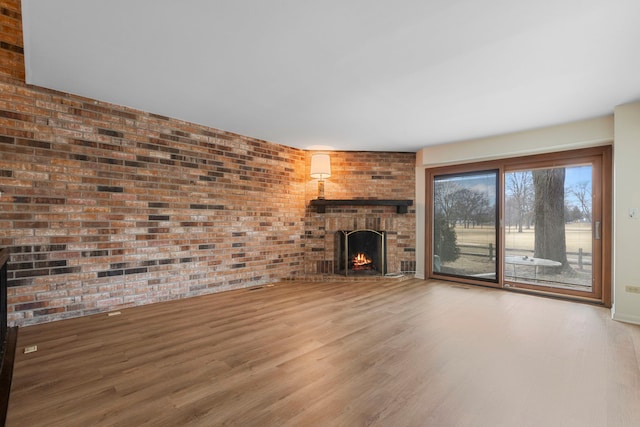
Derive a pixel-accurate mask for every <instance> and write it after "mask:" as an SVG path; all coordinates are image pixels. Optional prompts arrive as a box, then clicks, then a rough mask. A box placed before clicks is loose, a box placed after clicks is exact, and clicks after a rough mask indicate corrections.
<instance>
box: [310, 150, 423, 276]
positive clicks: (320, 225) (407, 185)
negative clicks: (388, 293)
mask: <svg viewBox="0 0 640 427" xmlns="http://www.w3.org/2000/svg"><path fill="white" fill-rule="evenodd" d="M330 154H331V177H330V178H328V179H327V180H325V197H326V198H327V199H400V200H404V199H408V200H415V153H393V152H331V153H330ZM310 158H311V153H307V167H309V165H310V163H311V160H310ZM307 176H308V173H307ZM306 194H307V216H306V226H305V233H306V234H305V235H306V240H305V243H306V246H305V273H306V274H308V275H309V274H325V273H328V274H329V275H331V274H333V267H334V264H333V260H334V255H335V248H334V244H335V239H334V236H335V233H336V232H337V231H340V230H357V229H372V230H377V231H385V232H386V235H387V271H388V272H390V273H398V272H402V271H404V272H413V271H415V245H416V239H415V229H416V222H415V206H410V207H409V212H408V213H406V214H398V213H397V212H396V208H395V207H394V206H334V207H330V206H328V207H327V209H326V213H324V214H319V213H317V210H316V208H315V207H311V206H309V201H310V200H311V199H315V198H316V197H317V195H318V189H317V180H311V181H309V182H308V183H307V190H306Z"/></svg>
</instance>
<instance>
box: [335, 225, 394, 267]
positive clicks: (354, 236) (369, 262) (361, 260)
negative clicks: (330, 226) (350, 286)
mask: <svg viewBox="0 0 640 427" xmlns="http://www.w3.org/2000/svg"><path fill="white" fill-rule="evenodd" d="M385 246H386V235H385V232H384V231H376V230H353V231H346V230H341V231H338V232H337V233H336V244H335V248H336V256H335V257H336V259H335V262H334V265H335V273H336V274H344V275H347V276H348V275H350V274H353V275H355V274H363V275H364V274H368V275H384V274H385V273H386V249H385Z"/></svg>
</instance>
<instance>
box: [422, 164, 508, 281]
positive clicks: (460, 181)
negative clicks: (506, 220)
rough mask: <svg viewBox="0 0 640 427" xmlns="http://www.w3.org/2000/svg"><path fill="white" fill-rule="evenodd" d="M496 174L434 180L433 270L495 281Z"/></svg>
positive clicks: (462, 175) (437, 178)
mask: <svg viewBox="0 0 640 427" xmlns="http://www.w3.org/2000/svg"><path fill="white" fill-rule="evenodd" d="M497 184H498V173H497V171H483V172H472V173H466V174H461V175H442V176H437V177H435V178H434V180H433V198H434V200H433V208H434V218H433V254H434V256H433V271H434V272H435V273H440V274H447V275H455V276H465V277H472V278H474V279H482V280H489V281H493V282H496V281H497V274H496V273H497V267H496V241H497V238H496V223H497V205H496V193H497V191H496V189H497Z"/></svg>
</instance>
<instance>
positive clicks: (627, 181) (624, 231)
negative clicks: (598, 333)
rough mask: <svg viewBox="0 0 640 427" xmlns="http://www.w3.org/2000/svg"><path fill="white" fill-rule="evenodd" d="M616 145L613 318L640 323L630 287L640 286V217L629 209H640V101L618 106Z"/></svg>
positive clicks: (638, 301)
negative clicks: (628, 290) (630, 212)
mask: <svg viewBox="0 0 640 427" xmlns="http://www.w3.org/2000/svg"><path fill="white" fill-rule="evenodd" d="M614 116H615V140H614V145H613V159H614V160H613V161H614V171H613V186H614V190H613V194H614V202H613V253H614V260H613V294H614V306H613V309H612V312H613V318H614V319H616V320H622V321H626V322H632V323H637V324H640V294H634V293H629V292H627V291H626V289H625V287H626V286H637V287H640V268H639V264H640V263H639V262H638V260H639V258H638V256H639V255H640V219H639V218H636V219H631V218H629V209H630V208H633V207H635V208H638V210H639V211H640V102H636V103H633V104H626V105H621V106H618V107H616V109H615V110H614Z"/></svg>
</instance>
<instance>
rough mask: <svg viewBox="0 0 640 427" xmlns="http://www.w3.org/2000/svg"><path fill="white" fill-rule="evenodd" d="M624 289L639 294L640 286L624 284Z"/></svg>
mask: <svg viewBox="0 0 640 427" xmlns="http://www.w3.org/2000/svg"><path fill="white" fill-rule="evenodd" d="M624 290H625V291H627V292H629V293H631V294H640V286H625V287H624Z"/></svg>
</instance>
